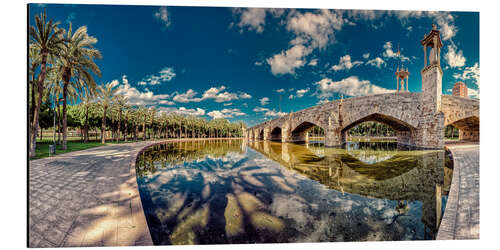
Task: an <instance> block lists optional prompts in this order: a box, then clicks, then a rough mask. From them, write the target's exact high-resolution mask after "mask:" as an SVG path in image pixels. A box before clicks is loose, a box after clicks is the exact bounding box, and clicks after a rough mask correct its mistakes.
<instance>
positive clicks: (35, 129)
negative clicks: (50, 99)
mask: <svg viewBox="0 0 500 250" xmlns="http://www.w3.org/2000/svg"><path fill="white" fill-rule="evenodd" d="M47 54H48V51H42V53H41V55H42V62H41V64H40V74H39V75H38V82H37V87H38V100H37V102H36V107H35V112H34V113H33V124H32V130H33V131H32V134H31V140H30V143H31V145H30V157H35V156H36V152H35V150H36V134H37V133H38V119H39V117H40V106H42V96H43V82H44V81H45V74H46V73H47V68H46V66H47V65H46V64H47Z"/></svg>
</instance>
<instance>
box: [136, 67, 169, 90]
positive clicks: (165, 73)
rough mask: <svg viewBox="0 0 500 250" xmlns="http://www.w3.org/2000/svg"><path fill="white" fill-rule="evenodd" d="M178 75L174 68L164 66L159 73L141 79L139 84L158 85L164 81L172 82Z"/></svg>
mask: <svg viewBox="0 0 500 250" xmlns="http://www.w3.org/2000/svg"><path fill="white" fill-rule="evenodd" d="M175 76H176V74H175V72H174V68H170V67H164V68H163V69H161V70H160V72H158V75H150V76H147V77H144V78H143V79H142V80H141V81H139V82H138V83H137V84H138V85H143V86H144V85H158V84H160V83H163V82H170V81H172V79H173V78H174V77H175Z"/></svg>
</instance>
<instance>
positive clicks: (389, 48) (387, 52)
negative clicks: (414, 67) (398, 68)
mask: <svg viewBox="0 0 500 250" xmlns="http://www.w3.org/2000/svg"><path fill="white" fill-rule="evenodd" d="M384 49H385V51H384V53H382V55H383V56H384V57H386V58H398V59H399V60H401V61H410V58H408V57H406V56H404V55H403V54H402V53H401V52H400V53H399V55H398V53H397V52H394V51H393V50H392V43H391V42H386V43H385V44H384Z"/></svg>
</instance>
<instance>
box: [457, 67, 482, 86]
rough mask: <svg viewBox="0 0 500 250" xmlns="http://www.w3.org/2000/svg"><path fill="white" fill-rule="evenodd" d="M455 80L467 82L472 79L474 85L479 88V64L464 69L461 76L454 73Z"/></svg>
mask: <svg viewBox="0 0 500 250" xmlns="http://www.w3.org/2000/svg"><path fill="white" fill-rule="evenodd" d="M453 77H454V78H455V79H462V80H468V79H473V80H474V84H476V86H478V87H479V64H478V63H474V66H471V67H466V68H465V69H464V71H463V72H462V74H459V73H455V74H453Z"/></svg>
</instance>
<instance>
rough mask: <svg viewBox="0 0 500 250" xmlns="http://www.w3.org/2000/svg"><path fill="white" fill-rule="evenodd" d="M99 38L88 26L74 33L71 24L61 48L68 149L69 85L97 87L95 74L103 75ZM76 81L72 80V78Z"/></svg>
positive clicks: (80, 88) (64, 129)
mask: <svg viewBox="0 0 500 250" xmlns="http://www.w3.org/2000/svg"><path fill="white" fill-rule="evenodd" d="M96 43H97V39H96V38H94V37H92V36H89V35H88V34H87V27H86V26H81V27H79V28H78V29H77V30H76V31H75V33H72V24H71V23H70V24H69V29H68V32H66V39H65V42H64V46H63V47H62V50H60V60H58V61H59V62H60V64H59V65H58V66H59V68H60V72H61V77H62V80H63V145H62V149H63V150H66V144H67V141H66V139H67V138H66V137H67V117H66V109H67V108H66V102H67V101H66V97H67V94H68V86H69V85H70V84H73V85H74V87H75V88H77V89H79V90H80V92H81V91H82V90H83V89H84V88H88V89H92V90H93V89H95V88H96V83H95V81H94V77H93V74H95V75H97V76H99V77H100V76H101V70H100V69H99V67H98V66H97V64H95V62H94V59H100V58H101V57H102V56H101V52H100V51H99V50H97V49H95V48H94V44H96ZM72 78H73V79H74V81H72V82H70V80H71V79H72Z"/></svg>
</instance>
